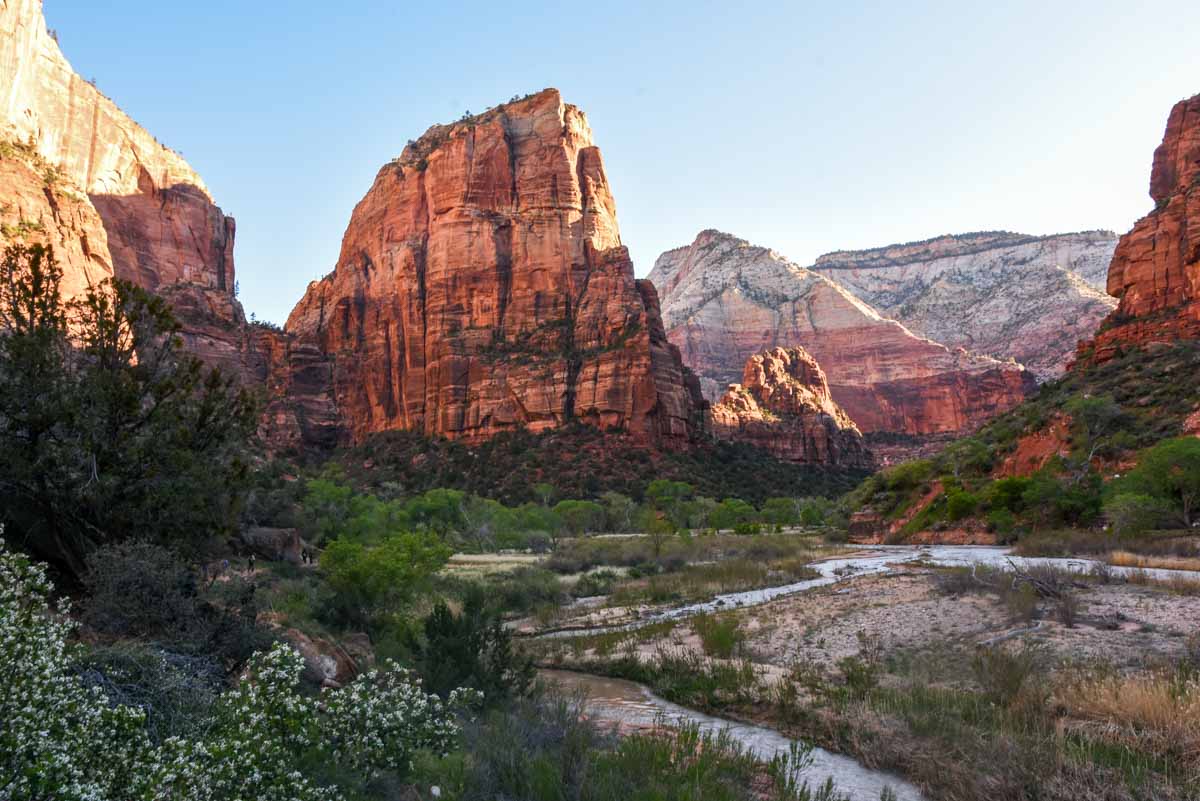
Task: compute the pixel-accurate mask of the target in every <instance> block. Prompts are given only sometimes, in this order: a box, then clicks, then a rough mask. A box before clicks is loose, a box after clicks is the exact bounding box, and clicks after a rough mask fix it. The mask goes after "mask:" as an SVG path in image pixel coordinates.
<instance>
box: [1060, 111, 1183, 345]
mask: <svg viewBox="0 0 1200 801" xmlns="http://www.w3.org/2000/svg"><path fill="white" fill-rule="evenodd" d="M1150 197H1151V198H1152V199H1153V200H1154V204H1155V208H1154V210H1153V211H1151V212H1150V213H1149V214H1147V215H1146V216H1145V217H1143V218H1142V219H1140V220H1138V222H1137V223H1136V224H1135V225H1134V226H1133V230H1131V231H1130V232H1129V233H1127V234H1125V235H1124V236H1123V237H1121V241H1120V243H1119V244H1118V245H1117V249H1116V252H1115V253H1114V254H1113V259H1112V264H1111V265H1110V266H1109V269H1108V291H1109V292H1110V293H1111V294H1112V295H1114V296H1116V297H1117V298H1119V299H1120V304H1119V305H1118V306H1117V309H1116V311H1114V312H1113V313H1112V314H1111V315H1110V316H1109V317H1108V319H1107V320H1105V321H1104V324H1103V326H1102V330H1101V331H1100V332H1099V333H1098V334H1097V335H1096V337H1095V340H1094V341H1092V342H1090V343H1086V344H1085V345H1084V346H1083V347H1081V349H1080V354H1081V356H1083V357H1085V358H1089V359H1092V358H1094V359H1096V360H1100V361H1103V360H1106V359H1109V358H1112V357H1113V356H1115V355H1117V354H1119V353H1120V352H1121V350H1122V349H1123V348H1125V347H1128V346H1137V345H1149V344H1156V343H1169V342H1173V341H1175V340H1178V339H1197V338H1200V95H1197V96H1195V97H1192V98H1190V99H1188V100H1182V101H1180V102H1179V103H1176V104H1175V107H1174V108H1173V109H1171V114H1170V117H1169V118H1168V119H1167V129H1166V133H1165V134H1164V135H1163V142H1162V144H1161V145H1159V147H1158V149H1157V150H1155V151H1154V164H1153V167H1152V169H1151V173H1150Z"/></svg>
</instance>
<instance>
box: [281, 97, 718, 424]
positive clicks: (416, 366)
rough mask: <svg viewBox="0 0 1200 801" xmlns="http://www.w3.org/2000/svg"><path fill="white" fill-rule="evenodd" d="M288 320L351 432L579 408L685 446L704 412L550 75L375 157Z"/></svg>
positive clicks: (585, 135)
mask: <svg viewBox="0 0 1200 801" xmlns="http://www.w3.org/2000/svg"><path fill="white" fill-rule="evenodd" d="M287 331H288V332H289V333H290V334H292V335H294V336H295V337H296V338H297V340H298V341H299V342H302V343H312V344H315V345H317V346H318V347H319V349H320V351H321V352H323V353H325V354H328V355H329V356H330V357H331V358H332V359H333V361H334V363H335V368H334V382H335V394H336V400H337V405H338V407H339V409H340V411H341V414H342V415H343V417H344V419H345V420H346V421H347V423H348V425H349V428H350V431H351V433H352V435H353V436H354V437H357V438H361V437H363V436H365V435H367V434H370V433H372V432H377V431H385V430H389V429H405V430H414V431H419V432H423V433H425V434H428V435H443V436H447V437H452V438H461V439H465V440H468V441H478V440H480V439H483V438H486V437H489V436H491V435H493V434H495V433H497V432H500V431H505V430H511V429H515V428H518V427H523V428H527V429H529V430H531V431H540V430H545V429H548V428H553V427H556V426H559V425H562V424H564V423H566V422H568V421H572V420H580V421H583V422H585V423H589V424H592V425H595V426H598V427H601V428H614V429H615V428H620V429H624V430H627V431H629V432H631V433H632V434H635V435H637V436H639V437H642V438H644V439H645V440H647V441H653V442H656V443H662V444H683V443H686V442H687V441H688V440H689V439H690V438H692V437H693V436H694V435H695V434H696V433H697V432H698V431H699V427H700V426H701V425H702V419H703V418H702V411H703V400H702V398H701V397H700V394H699V388H698V385H697V384H696V382H695V381H694V380H692V379H689V377H688V376H687V373H686V371H685V370H684V367H683V365H682V363H681V361H680V357H679V353H678V351H677V350H676V349H675V348H674V347H673V346H672V345H671V344H670V343H669V342H668V340H667V337H666V332H665V331H664V329H663V326H662V322H661V320H660V317H659V310H658V299H657V296H656V293H655V290H654V287H653V286H651V285H650V284H649V283H647V282H645V281H637V280H635V279H634V275H633V265H632V263H631V262H630V259H629V254H628V251H627V250H626V249H625V248H624V247H623V246H622V245H621V239H620V235H619V233H618V229H617V218H616V205H615V203H614V201H613V197H612V193H611V192H610V190H609V185H608V180H607V178H606V177H605V174H604V165H603V162H602V161H601V158H600V151H599V149H597V148H596V146H595V145H594V144H593V142H592V134H591V131H590V129H589V127H588V124H587V119H586V117H585V116H584V115H583V113H582V112H581V111H580V110H579V109H577V108H576V107H574V106H572V105H569V104H567V103H564V102H563V101H562V99H561V98H560V96H559V93H558V92H557V91H556V90H553V89H548V90H545V91H543V92H541V93H538V94H535V95H531V96H529V97H526V98H524V99H521V100H517V101H514V102H512V103H509V104H506V105H503V106H500V107H497V108H495V109H492V110H491V111H489V112H487V113H485V114H482V115H479V116H476V117H472V118H468V119H464V120H462V121H460V122H458V123H455V124H452V125H438V126H434V127H433V128H430V129H429V131H428V132H427V133H426V134H425V135H424V136H422V137H421V138H420V139H419V140H417V141H415V142H411V143H410V144H409V145H408V147H406V148H405V150H404V153H403V155H402V156H401V157H400V158H399V159H397V160H396V161H394V162H392V163H390V164H387V165H385V166H384V167H383V169H381V170H380V171H379V174H378V176H377V177H376V179H375V183H374V185H373V186H372V187H371V189H370V191H369V192H368V193H367V195H366V197H364V198H363V200H362V201H361V202H360V203H359V204H358V205H357V207H356V208H355V209H354V213H353V215H352V217H351V219H350V224H349V226H348V228H347V229H346V234H345V237H344V238H343V241H342V250H341V255H340V257H339V258H338V262H337V265H336V266H335V268H334V270H333V272H332V273H330V274H329V275H327V276H326V277H325V278H324V279H322V280H320V281H315V282H313V283H312V284H310V285H309V288H308V291H307V292H306V294H305V296H304V298H303V299H302V300H301V301H300V303H299V304H298V305H297V306H296V308H295V309H294V310H293V311H292V314H291V316H290V317H289V318H288V322H287Z"/></svg>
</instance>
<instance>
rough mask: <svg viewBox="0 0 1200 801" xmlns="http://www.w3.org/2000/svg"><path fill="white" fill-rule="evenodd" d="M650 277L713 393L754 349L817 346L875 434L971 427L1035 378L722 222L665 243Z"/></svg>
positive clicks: (858, 418)
mask: <svg viewBox="0 0 1200 801" xmlns="http://www.w3.org/2000/svg"><path fill="white" fill-rule="evenodd" d="M650 280H651V281H653V282H654V284H655V286H657V287H658V289H659V293H660V294H661V296H662V298H663V303H662V306H663V321H664V324H665V325H666V328H667V332H668V337H669V339H670V340H671V341H672V342H673V343H675V344H676V345H678V346H679V348H680V350H681V351H682V353H683V357H684V363H685V364H687V365H688V366H689V367H691V368H692V370H694V371H695V372H696V373H697V374H698V375H699V376H700V378H701V382H702V385H703V387H704V390H705V394H706V395H707V396H708V397H709V398H716V397H717V396H718V395H719V393H720V392H721V391H722V390H723V389H724V388H725V387H726V386H727V385H728V384H729V383H731V382H733V381H736V380H737V379H738V377H739V376H740V375H741V371H742V367H743V365H744V364H745V363H746V360H747V359H748V358H750V357H751V356H752V355H754V354H755V353H758V352H760V351H763V350H766V349H768V348H773V347H779V346H782V347H793V346H800V347H803V348H804V349H805V350H807V351H808V352H809V353H811V354H812V355H813V357H815V358H816V360H817V362H818V363H819V364H820V365H821V367H822V368H823V369H824V370H825V373H826V375H827V376H828V379H829V389H830V393H831V394H832V396H833V399H834V400H835V401H836V402H837V403H838V404H839V405H840V406H841V407H842V408H843V409H845V411H846V413H847V414H849V415H850V418H851V419H852V420H853V421H854V422H855V423H856V424H857V425H858V427H859V428H860V429H861V430H862V431H864V432H868V433H870V432H898V433H904V434H913V435H930V434H938V433H944V432H955V431H963V430H968V429H971V428H973V427H975V426H976V425H978V424H980V423H981V422H983V421H984V420H986V419H988V418H989V417H991V416H993V415H995V414H997V413H999V412H1001V411H1004V410H1006V409H1008V408H1010V407H1012V406H1014V405H1015V404H1017V403H1018V402H1020V401H1021V400H1022V399H1023V398H1024V397H1025V395H1026V394H1027V393H1028V392H1030V391H1031V390H1032V388H1033V386H1034V385H1035V382H1034V378H1033V375H1032V374H1031V373H1030V372H1028V371H1026V370H1025V369H1024V368H1023V367H1022V366H1021V365H1019V364H1016V363H1015V362H1012V361H1000V360H998V359H993V358H990V357H986V356H980V355H977V354H974V353H970V352H968V351H966V350H964V349H961V348H954V349H951V348H947V347H946V346H944V345H941V344H939V343H937V342H933V341H931V340H928V339H924V338H922V337H919V336H917V335H915V334H913V333H912V332H911V331H909V330H908V329H907V328H905V327H904V326H903V325H901V324H900V323H898V322H896V321H894V320H888V319H885V318H884V317H883V316H882V315H880V314H879V313H878V312H877V311H876V310H875V309H873V308H871V307H870V306H869V305H867V304H866V303H864V302H862V301H861V300H859V299H858V298H856V297H854V295H852V294H851V293H850V292H849V291H847V290H846V289H845V288H843V287H842V286H840V285H839V284H837V283H835V282H833V281H830V280H829V279H828V278H825V277H824V276H822V275H819V274H817V273H816V272H813V271H812V270H808V269H805V268H803V267H800V266H798V265H796V264H793V263H791V262H789V261H787V260H786V259H784V258H783V257H782V256H780V255H779V254H777V253H775V252H773V251H771V250H768V249H766V248H762V247H755V246H753V245H751V244H749V243H748V242H746V241H744V240H741V239H737V238H736V237H733V236H730V235H728V234H723V233H721V232H718V231H704V232H702V233H701V234H700V235H699V236H698V237H696V240H695V241H694V242H693V243H692V244H691V245H689V246H686V247H682V248H678V249H676V250H671V251H668V252H666V253H664V254H663V255H662V256H660V257H659V258H658V261H657V262H656V263H655V265H654V270H653V271H652V272H651V274H650Z"/></svg>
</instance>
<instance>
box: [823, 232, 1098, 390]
mask: <svg viewBox="0 0 1200 801" xmlns="http://www.w3.org/2000/svg"><path fill="white" fill-rule="evenodd" d="M1116 245H1117V237H1116V235H1115V234H1113V233H1112V232H1110V231H1082V232H1078V233H1067V234H1055V235H1051V236H1027V235H1024V234H1013V233H1008V232H979V233H972V234H964V235H957V236H942V237H936V238H934V239H929V240H925V241H923V242H914V243H909V244H905V245H890V246H887V247H882V248H872V249H870V250H862V251H838V252H835V253H829V254H826V255H824V256H822V257H821V258H819V259H817V262H816V264H815V265H814V266H813V267H812V269H813V270H814V271H815V272H818V273H820V274H821V275H824V276H825V277H827V278H830V279H831V280H834V281H837V282H838V283H839V284H841V285H842V286H844V287H845V288H846V289H848V290H849V291H850V292H852V293H854V295H855V296H856V297H858V298H860V299H861V300H863V301H865V302H866V303H869V304H870V305H871V306H873V307H874V308H875V309H877V310H878V311H879V312H880V313H881V314H883V315H884V316H885V317H890V318H892V319H895V320H899V321H900V322H902V323H904V325H905V326H907V327H908V328H909V329H911V330H912V331H914V332H916V333H919V334H921V335H923V336H926V337H929V338H930V339H933V340H935V341H937V342H941V343H942V344H944V345H948V346H950V347H962V348H966V349H968V350H972V351H976V352H978V353H982V354H986V355H988V356H992V357H994V358H998V359H1007V358H1012V359H1015V360H1016V361H1018V362H1020V363H1021V364H1024V365H1025V366H1026V367H1028V368H1029V369H1030V370H1032V371H1033V372H1034V373H1035V374H1036V375H1037V377H1038V378H1039V379H1040V380H1043V381H1044V380H1048V379H1051V378H1056V377H1058V376H1059V375H1061V374H1062V372H1063V370H1064V369H1065V368H1066V366H1067V364H1068V363H1069V362H1070V361H1071V359H1072V358H1073V354H1074V351H1075V347H1076V345H1077V344H1078V342H1079V341H1080V340H1082V339H1087V338H1088V337H1090V336H1091V335H1092V334H1093V333H1094V332H1095V330H1096V327H1097V326H1098V325H1099V324H1100V321H1101V320H1103V319H1104V318H1105V316H1107V315H1108V314H1109V312H1111V311H1112V310H1113V309H1114V308H1115V307H1116V305H1117V301H1116V299H1115V298H1113V297H1110V296H1109V295H1108V294H1107V293H1106V292H1105V291H1104V287H1105V282H1106V280H1107V276H1108V266H1109V263H1110V262H1111V261H1112V256H1113V251H1114V249H1115V248H1116Z"/></svg>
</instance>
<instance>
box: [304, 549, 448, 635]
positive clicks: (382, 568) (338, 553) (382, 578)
mask: <svg viewBox="0 0 1200 801" xmlns="http://www.w3.org/2000/svg"><path fill="white" fill-rule="evenodd" d="M450 553H451V550H450V548H449V547H448V546H447V545H446V544H445V543H443V542H442V541H441V540H440V539H439V538H438V537H437V535H435V534H433V533H431V532H428V531H426V532H419V533H416V532H414V533H398V534H392V535H390V536H388V537H387V538H386V539H384V540H383V542H381V543H379V544H378V545H374V546H366V545H364V544H363V543H361V542H355V541H352V540H348V539H345V538H339V539H337V540H334V541H333V542H331V543H330V544H329V546H328V547H327V548H326V549H325V552H324V553H322V554H321V569H322V570H323V571H324V572H325V580H326V583H327V584H328V585H329V588H330V590H331V591H332V592H333V597H332V599H331V601H332V604H331V607H330V613H331V614H332V615H333V616H334V618H335V620H336V621H338V622H350V623H355V624H376V623H378V622H379V621H380V619H381V618H382V617H383V616H385V615H388V614H391V613H394V612H395V611H397V609H398V608H399V606H400V605H401V604H402V603H404V602H405V601H407V600H408V599H409V598H411V597H412V594H413V593H414V592H415V591H416V590H417V589H418V588H419V587H420V585H421V584H422V583H423V582H424V581H425V580H426V579H428V577H429V576H431V575H433V573H435V572H436V571H437V570H439V569H440V568H441V567H442V565H444V564H445V563H446V560H447V559H449V558H450Z"/></svg>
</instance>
